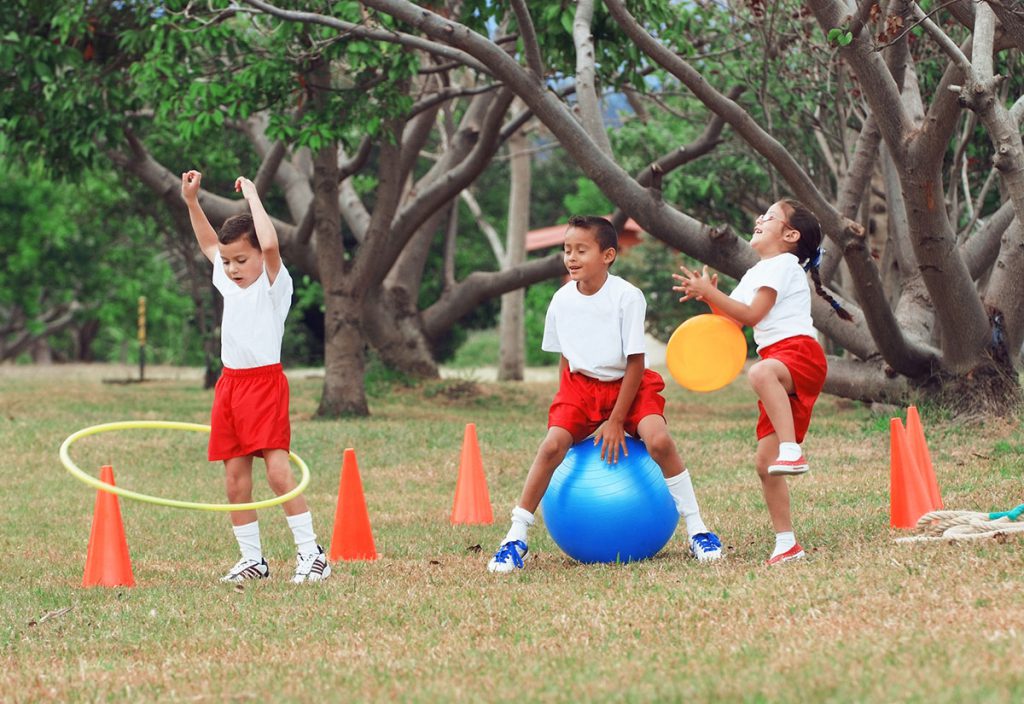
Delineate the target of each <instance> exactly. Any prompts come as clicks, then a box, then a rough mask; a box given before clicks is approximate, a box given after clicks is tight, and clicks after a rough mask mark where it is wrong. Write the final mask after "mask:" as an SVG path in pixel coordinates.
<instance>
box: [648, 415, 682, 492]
mask: <svg viewBox="0 0 1024 704" xmlns="http://www.w3.org/2000/svg"><path fill="white" fill-rule="evenodd" d="M636 434H637V435H639V436H640V439H641V440H643V441H644V445H646V446H647V452H648V453H649V454H650V455H651V459H653V460H654V461H655V462H657V463H658V466H659V467H661V473H662V474H663V475H664V476H665V479H669V478H671V477H675V476H678V475H680V474H682V473H683V472H685V471H686V465H685V464H684V463H683V458H682V456H680V454H679V449H678V448H677V447H676V443H675V441H674V440H673V439H672V436H671V435H669V432H668V424H667V423H666V422H665V419H664V418H662V417H661V416H655V415H651V416H646V417H644V418H643V419H641V421H640V422H639V423H638V424H637V426H636Z"/></svg>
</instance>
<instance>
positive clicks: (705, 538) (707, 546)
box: [693, 533, 722, 551]
mask: <svg viewBox="0 0 1024 704" xmlns="http://www.w3.org/2000/svg"><path fill="white" fill-rule="evenodd" d="M693 542H695V543H697V545H698V546H699V547H700V548H701V549H702V550H705V551H708V550H711V549H713V548H718V549H721V547H722V541H721V540H719V539H718V536H717V535H715V534H714V533H698V534H697V535H695V536H693Z"/></svg>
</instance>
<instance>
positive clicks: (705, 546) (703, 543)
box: [690, 532, 722, 562]
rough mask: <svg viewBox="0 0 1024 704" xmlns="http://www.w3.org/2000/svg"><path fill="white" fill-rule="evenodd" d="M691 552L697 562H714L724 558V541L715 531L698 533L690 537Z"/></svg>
mask: <svg viewBox="0 0 1024 704" xmlns="http://www.w3.org/2000/svg"><path fill="white" fill-rule="evenodd" d="M690 554H691V555H693V556H694V557H696V558H697V562H713V561H715V560H721V559H722V541H721V540H719V539H718V536H717V535H715V534H714V533H711V532H708V533H697V535H695V536H693V537H692V538H690Z"/></svg>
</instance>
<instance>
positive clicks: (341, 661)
mask: <svg viewBox="0 0 1024 704" xmlns="http://www.w3.org/2000/svg"><path fill="white" fill-rule="evenodd" d="M79 372H80V370H79ZM101 376H102V374H97V373H91V374H82V373H74V370H72V372H71V373H69V372H67V371H64V372H62V371H61V370H59V369H58V370H56V371H55V372H53V373H39V372H36V371H33V370H26V369H22V368H10V367H3V368H0V411H2V413H0V442H2V444H0V446H2V447H3V449H4V454H5V456H6V462H5V463H4V465H3V467H2V469H0V482H2V485H3V496H4V499H5V502H4V503H5V506H4V509H3V512H2V514H0V555H2V556H3V559H4V564H3V569H2V570H0V665H2V667H0V700H2V701H5V702H34V701H45V700H57V701H72V702H79V701H90V702H91V701H133V702H135V701H160V702H166V701H187V702H196V701H236V700H238V701H302V702H304V701H318V702H322V701H393V700H398V701H414V702H435V701H441V702H447V701H616V702H619V701H627V702H634V701H636V702H646V701H740V702H768V701H772V702H774V701H794V702H796V701H800V702H808V701H814V702H817V701H828V702H865V701H871V702H888V701H912V702H916V701H921V702H924V701H927V702H960V701H974V702H1013V701H1021V700H1022V699H1024V647H1022V646H1024V589H1022V578H1024V569H1022V568H1024V552H1022V549H1021V547H1022V543H1021V542H1019V539H1018V540H1010V541H1008V542H1004V543H998V542H996V541H984V542H972V543H965V544H955V545H954V544H945V543H938V544H925V545H897V544H894V543H893V540H892V539H893V537H894V536H895V535H896V534H897V533H896V532H895V531H892V530H890V529H889V528H888V472H889V462H888V447H889V439H888V414H874V413H872V412H871V411H870V410H869V409H868V408H866V407H864V406H862V405H861V404H855V403H850V402H847V401H842V400H839V399H835V398H831V397H824V398H823V399H822V400H821V401H820V402H819V405H818V407H817V409H816V417H815V421H814V423H813V425H812V432H811V435H810V436H809V439H808V442H807V443H806V444H805V448H806V449H807V451H808V455H809V457H810V458H811V461H812V463H813V471H812V472H811V474H809V475H807V476H805V477H801V478H798V479H795V480H792V481H791V482H790V487H791V491H792V493H793V499H794V515H795V518H796V521H797V536H798V538H799V540H800V542H801V543H802V544H803V545H804V546H805V547H806V548H808V551H809V559H808V560H806V561H804V562H803V563H795V564H790V565H786V566H784V567H782V568H774V569H769V568H767V567H765V566H764V564H763V562H764V560H765V558H766V557H767V554H768V552H769V550H770V548H771V544H772V534H771V530H770V527H769V524H768V519H767V512H766V511H765V508H764V505H763V502H762V500H761V497H760V493H759V491H758V488H757V480H756V477H755V475H754V471H753V469H752V466H751V458H752V451H753V438H752V426H753V422H754V417H755V408H754V406H753V400H752V396H751V393H750V392H749V391H748V390H747V388H746V386H745V384H744V383H743V382H742V381H739V382H737V383H735V384H733V385H732V386H731V387H729V388H727V389H725V390H723V391H720V392H717V393H714V394H710V395H697V394H690V393H687V392H684V391H682V390H680V389H679V388H677V387H674V386H673V385H670V388H669V389H668V392H667V395H668V399H669V405H668V408H667V415H668V418H669V424H670V428H671V429H672V430H673V434H674V436H675V438H676V440H677V441H678V443H679V445H680V449H681V451H682V452H683V455H684V457H685V458H686V460H687V463H688V465H689V467H690V468H691V470H692V472H693V476H694V483H695V485H696V489H697V492H698V496H699V498H700V500H701V503H702V508H703V512H704V515H705V518H706V520H707V521H708V523H709V525H710V526H711V527H712V528H713V529H714V530H716V531H717V532H718V533H719V534H720V535H721V536H722V538H723V542H724V543H725V544H726V546H727V557H726V559H725V560H723V561H722V562H720V563H718V564H714V565H701V564H697V563H695V562H694V561H692V560H690V559H688V558H687V557H686V556H685V548H684V544H683V541H682V540H680V539H679V537H677V538H675V539H674V540H673V542H672V543H670V545H669V547H667V548H666V549H665V550H664V551H663V552H662V553H661V554H660V555H659V556H658V557H656V558H655V559H652V560H648V561H643V562H639V563H633V564H628V565H599V566H582V565H579V564H576V563H574V562H572V561H571V560H569V559H568V558H566V557H565V556H563V554H562V553H561V552H560V551H559V550H558V549H557V547H556V546H555V545H554V544H553V543H552V542H551V540H550V538H549V537H548V536H547V534H546V532H545V531H544V529H543V527H539V528H537V529H534V531H533V533H532V542H531V551H532V552H533V553H534V554H535V559H534V560H533V561H532V562H530V563H528V569H527V570H526V571H524V572H523V573H521V574H516V575H514V576H511V577H510V578H509V577H498V576H494V575H490V574H488V573H487V572H486V571H485V567H484V566H485V563H486V560H487V557H488V555H489V553H490V552H491V551H492V550H493V549H494V547H495V546H496V544H497V541H498V540H499V539H500V538H501V537H502V536H503V535H504V532H505V529H506V527H507V526H506V520H507V519H506V517H507V515H508V511H509V509H510V508H511V506H512V504H513V502H514V500H515V498H516V496H517V495H518V492H519V489H520V488H521V484H522V481H523V479H524V477H525V472H526V469H527V467H528V464H529V461H530V459H531V458H532V455H533V452H534V450H535V448H536V445H537V443H538V441H539V440H540V438H541V436H542V435H543V432H544V426H545V412H546V409H547V404H548V402H549V400H550V397H551V395H552V393H553V391H554V384H553V383H534V384H525V385H522V384H521V385H513V384H484V383H481V384H472V383H468V382H466V381H461V382H460V381H443V382H433V383H428V384H423V385H421V386H418V387H412V388H409V387H394V388H392V389H390V390H388V391H387V392H386V393H382V394H380V395H378V396H376V397H374V398H373V399H372V400H371V410H372V412H373V416H372V417H370V418H365V419H358V420H342V421H320V420H314V419H312V414H313V412H314V410H315V408H316V401H317V395H318V393H319V390H320V380H319V379H317V378H315V377H311V376H308V375H297V376H295V377H293V380H292V422H293V438H294V444H293V449H294V450H295V451H296V452H298V453H299V454H300V455H301V456H302V457H303V458H304V459H305V460H306V461H307V462H308V463H309V465H310V467H311V468H312V470H313V482H312V484H311V486H310V488H309V490H308V491H307V494H306V495H307V497H308V498H309V500H310V503H311V506H312V509H313V512H314V520H315V525H316V527H317V530H318V533H319V535H320V537H321V541H322V542H324V543H325V544H326V543H327V542H329V540H330V536H331V530H332V521H333V516H334V508H335V503H336V499H337V488H338V473H339V469H340V464H341V456H342V451H343V449H344V448H346V447H354V448H355V449H356V453H357V457H358V460H359V467H360V471H361V474H362V480H363V487H364V490H365V494H366V499H367V504H368V507H369V511H370V517H371V521H372V524H373V529H374V536H375V539H376V543H377V548H378V550H379V551H380V552H381V553H382V556H381V559H379V560H377V561H375V562H358V563H339V564H337V565H336V566H335V574H334V575H333V576H332V578H331V579H330V580H329V581H328V582H325V583H323V584H314V585H301V586H296V585H292V584H290V583H289V582H288V579H287V577H288V576H289V575H290V572H291V568H292V562H293V547H292V544H291V538H290V534H289V533H288V530H287V526H286V524H285V522H284V519H283V517H282V514H281V511H280V509H277V508H274V509H268V510H266V511H263V512H261V526H262V532H263V539H264V550H265V551H266V553H267V555H268V559H269V560H270V563H271V570H272V572H273V577H272V579H269V580H266V581H264V582H261V583H258V584H251V585H246V587H245V588H244V589H238V588H234V587H231V586H227V585H222V584H220V583H218V581H217V578H218V577H219V576H220V575H221V574H222V573H223V572H224V571H225V569H226V568H227V567H229V566H230V565H231V564H232V563H233V562H234V561H235V559H236V548H235V546H234V541H233V538H232V535H231V532H230V529H229V527H228V522H227V517H226V516H225V515H223V514H214V513H206V512H192V511H180V510H174V509H169V508H161V507H156V506H150V505H147V504H141V503H137V502H130V501H128V502H125V501H122V504H121V510H122V513H123V516H124V525H125V530H126V533H127V536H128V542H129V546H130V548H131V556H132V564H133V568H134V572H135V578H136V580H137V586H136V587H134V588H131V589H124V588H118V589H106V588H93V589H82V588H81V587H80V586H79V585H80V583H81V579H82V569H83V566H84V562H85V554H86V547H87V542H88V536H89V530H90V524H91V521H92V509H93V503H94V500H95V491H93V490H91V489H89V488H87V487H86V486H84V485H83V484H81V483H79V482H77V481H75V480H74V479H73V478H72V477H71V476H70V475H69V474H68V473H67V472H65V471H64V469H63V468H62V467H61V465H60V463H59V461H58V457H57V449H58V446H59V445H60V443H61V441H62V440H63V439H64V438H65V437H66V436H67V435H69V434H70V433H71V432H73V431H75V430H77V429H79V428H82V427H85V426H88V425H93V424H96V423H102V422H109V421H114V420H125V419H169V420H180V421H192V422H200V423H205V422H207V418H208V412H209V407H210V402H211V394H210V393H209V392H206V391H202V390H201V389H199V388H198V384H197V383H196V382H195V381H193V380H191V379H178V380H164V381H152V382H148V383H146V384H134V385H113V384H104V383H101V381H100V377H101ZM922 418H923V420H924V424H925V430H926V433H927V435H928V440H929V443H930V446H931V452H932V458H933V460H934V463H935V466H936V473H937V475H938V479H939V483H940V486H941V487H942V490H943V494H944V498H945V500H946V504H947V506H948V507H950V508H962V509H971V510H985V511H989V510H1004V509H1008V508H1012V507H1013V506H1014V505H1016V504H1018V503H1020V502H1021V501H1024V492H1022V482H1021V474H1022V459H1021V458H1022V452H1024V431H1022V430H1021V428H1020V426H1019V425H1014V424H1008V423H1007V424H1004V423H992V424H988V425H986V426H984V427H970V428H966V427H958V426H956V425H953V424H950V423H946V422H943V421H942V420H941V419H939V418H935V417H934V414H932V413H930V412H929V410H928V409H923V410H922ZM467 422H474V423H476V424H477V432H478V435H479V439H480V445H481V450H482V453H483V461H484V469H485V472H486V475H487V480H488V483H489V487H490V493H491V499H492V502H493V505H494V507H495V516H496V517H497V518H496V521H495V524H494V525H492V526H473V527H470V526H456V527H453V526H451V525H450V524H449V522H448V514H449V511H450V510H451V502H452V496H453V493H454V487H455V478H456V475H457V471H458V461H459V450H460V445H461V442H462V437H463V429H464V427H465V424H466V423H467ZM204 439H205V438H204V436H202V435H193V434H185V433H172V432H169V431H124V432H123V433H117V434H106V435H101V436H95V437H91V438H87V439H85V440H83V441H81V442H80V443H78V444H76V445H75V447H74V449H73V452H72V454H73V456H74V458H75V460H76V462H77V463H78V464H79V466H81V467H83V468H87V469H89V470H90V471H95V469H96V468H97V467H98V466H99V465H101V464H105V463H110V464H113V466H114V471H115V475H116V480H117V483H118V484H119V485H121V486H125V487H128V488H132V489H135V490H137V491H142V492H147V493H152V494H157V495H163V496H172V497H176V498H183V499H191V500H196V501H212V502H220V501H223V500H224V499H223V496H222V476H221V475H222V472H221V469H220V467H219V466H217V465H211V464H208V463H207V462H206V461H205V454H204V453H205V446H204ZM258 486H259V496H260V497H263V498H265V497H267V496H268V493H267V489H266V485H265V481H263V482H258Z"/></svg>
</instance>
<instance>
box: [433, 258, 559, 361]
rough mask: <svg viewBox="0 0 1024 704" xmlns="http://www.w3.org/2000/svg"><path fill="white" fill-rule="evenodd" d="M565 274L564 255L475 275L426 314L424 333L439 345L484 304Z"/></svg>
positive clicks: (453, 289) (465, 280)
mask: <svg viewBox="0 0 1024 704" xmlns="http://www.w3.org/2000/svg"><path fill="white" fill-rule="evenodd" d="M564 273H565V263H564V262H563V260H562V255H561V254H560V253H559V254H552V255H551V256H549V257H546V258H544V259H532V260H530V261H528V262H526V263H524V264H522V265H520V266H517V267H513V268H511V269H505V270H504V271H475V272H473V273H472V274H470V275H469V276H467V277H466V278H465V279H463V280H462V281H460V282H459V283H457V284H456V285H455V286H453V287H452V288H451V289H450V290H449V291H446V292H445V293H444V294H442V296H441V298H440V299H439V300H438V301H437V302H436V303H434V304H433V305H431V306H430V307H428V308H427V309H426V310H424V311H423V313H422V320H423V332H424V334H425V335H426V336H427V338H428V339H430V340H432V341H436V340H437V339H438V337H439V336H441V335H444V334H446V333H447V332H448V331H449V330H451V326H452V325H454V324H455V323H456V322H458V320H459V319H460V318H462V317H463V316H464V315H466V314H467V313H469V312H470V311H472V310H473V309H474V308H476V307H477V306H478V305H480V303H481V302H482V301H486V300H489V299H491V298H494V297H495V296H499V295H501V294H503V293H508V292H509V291H515V290H516V289H519V288H523V287H525V286H529V285H530V284H535V283H537V282H539V281H546V280H548V279H553V278H555V277H556V276H561V275H562V274H564Z"/></svg>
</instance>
